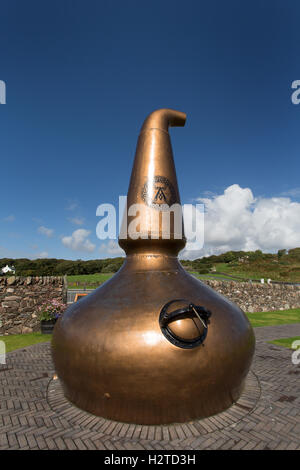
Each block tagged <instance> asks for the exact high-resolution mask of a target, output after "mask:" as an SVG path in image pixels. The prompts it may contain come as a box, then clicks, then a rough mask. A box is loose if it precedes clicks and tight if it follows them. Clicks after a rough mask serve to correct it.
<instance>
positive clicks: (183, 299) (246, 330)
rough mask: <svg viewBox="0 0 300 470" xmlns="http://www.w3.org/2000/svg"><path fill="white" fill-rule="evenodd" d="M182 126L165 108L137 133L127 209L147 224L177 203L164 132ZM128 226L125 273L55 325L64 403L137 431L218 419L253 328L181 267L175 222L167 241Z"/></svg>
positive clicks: (242, 366) (238, 385)
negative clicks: (131, 232)
mask: <svg viewBox="0 0 300 470" xmlns="http://www.w3.org/2000/svg"><path fill="white" fill-rule="evenodd" d="M185 119H186V115H185V114H184V113H181V112H178V111H174V110H171V109H161V110H157V111H154V112H153V113H152V114H150V116H149V117H148V118H147V119H146V120H145V122H144V124H143V127H142V129H141V133H140V136H139V139H138V144H137V150H136V155H135V160H134V165H133V170H132V175H131V180H130V185H129V190H128V207H130V206H131V205H132V204H135V203H140V204H142V205H143V207H145V208H147V210H148V213H147V214H148V215H147V217H149V213H150V215H151V211H155V212H156V213H157V212H161V214H160V217H161V216H162V212H163V210H161V206H162V204H167V205H172V204H180V197H179V191H178V185H177V178H176V172H175V166H174V161H173V154H172V148H171V142H170V137H169V133H168V128H169V126H183V125H184V124H185ZM133 219H134V217H133V216H132V215H131V216H128V218H127V220H126V218H124V223H123V227H122V231H121V236H122V237H123V238H120V239H119V244H120V246H121V247H122V248H124V250H125V251H126V255H127V257H126V261H125V263H124V265H123V267H122V268H121V269H120V270H119V272H118V273H117V274H115V276H113V277H112V278H111V279H110V280H109V281H107V282H105V284H103V285H102V286H101V287H99V288H98V289H96V290H95V291H94V292H92V293H91V294H90V295H88V296H87V297H85V298H83V299H82V300H80V302H77V303H74V304H72V305H71V306H70V307H69V308H68V309H67V311H66V313H65V314H64V316H63V318H62V319H61V320H59V321H58V323H57V324H56V327H55V330H54V334H53V339H52V352H53V359H54V363H55V368H56V371H57V374H58V377H59V378H60V380H61V382H62V384H63V388H64V393H65V396H66V397H67V398H68V399H69V400H70V401H71V402H73V403H74V404H75V405H77V406H78V407H79V408H82V409H84V410H87V411H89V412H91V413H93V414H95V415H99V416H103V417H105V418H110V419H114V420H118V421H124V422H132V423H140V424H166V423H171V422H185V421H190V420H192V419H195V418H204V417H207V416H210V415H213V414H215V413H218V412H220V411H222V410H224V409H226V408H228V407H229V406H230V405H231V404H232V403H233V402H235V401H236V400H237V399H238V398H239V396H240V394H241V392H242V390H243V386H244V382H245V378H246V376H247V373H248V371H249V368H250V364H251V360H252V356H253V352H254V343H255V341H254V335H253V331H252V328H251V326H250V324H249V322H248V320H247V318H246V316H245V315H244V313H243V312H242V311H241V309H240V308H239V307H237V306H236V305H235V304H233V303H232V302H230V301H229V300H228V299H226V298H225V297H223V296H222V295H220V294H218V293H217V292H215V291H214V290H213V289H211V288H209V287H208V286H206V285H205V284H203V283H202V282H200V281H199V280H197V279H195V278H194V277H193V276H191V275H190V274H188V273H187V272H186V271H185V270H184V269H183V268H182V266H181V264H180V263H179V261H178V259H177V255H178V253H179V251H180V250H181V249H182V248H183V247H184V246H185V238H184V233H183V231H182V233H181V234H180V233H176V231H178V227H177V228H175V225H174V223H173V225H172V223H171V234H170V237H169V239H166V238H165V237H164V235H165V234H164V227H163V225H162V223H161V219H159V223H158V225H157V226H156V229H155V230H154V232H155V233H154V235H155V236H156V238H155V239H153V238H152V239H150V238H148V239H147V238H146V235H147V234H149V232H150V231H152V232H153V230H152V229H153V227H152V226H151V223H150V221H151V217H150V218H149V224H148V222H147V223H144V224H143V228H142V233H141V236H140V238H138V239H135V240H132V239H130V238H128V237H127V238H125V237H126V234H127V233H128V227H129V226H130V223H131V221H132V220H133ZM147 221H148V219H147ZM144 222H145V221H144ZM179 232H180V230H179Z"/></svg>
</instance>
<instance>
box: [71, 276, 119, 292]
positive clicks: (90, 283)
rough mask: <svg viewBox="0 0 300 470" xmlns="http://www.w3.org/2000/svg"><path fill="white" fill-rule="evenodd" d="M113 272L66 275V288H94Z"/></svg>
mask: <svg viewBox="0 0 300 470" xmlns="http://www.w3.org/2000/svg"><path fill="white" fill-rule="evenodd" d="M113 275H114V273H97V274H79V275H76V276H68V288H69V289H80V288H84V287H85V288H86V289H95V288H96V287H97V285H98V286H100V285H101V284H103V282H105V281H107V280H108V279H110V278H111V277H112V276H113Z"/></svg>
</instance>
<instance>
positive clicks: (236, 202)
mask: <svg viewBox="0 0 300 470" xmlns="http://www.w3.org/2000/svg"><path fill="white" fill-rule="evenodd" d="M198 201H199V202H203V203H204V204H205V215H204V234H205V236H204V247H203V249H200V248H199V250H195V251H193V250H191V251H188V250H187V249H185V250H184V251H183V252H182V253H181V256H180V257H181V258H197V257H202V256H207V255H211V254H219V253H224V252H225V251H229V250H243V251H248V250H249V251H250V250H251V251H252V250H258V249H259V250H262V251H265V252H275V251H277V250H278V249H281V248H287V249H289V248H295V247H297V246H300V203H298V202H293V201H292V200H291V199H290V198H288V197H272V198H255V197H254V196H253V193H252V191H251V189H249V188H241V187H240V186H239V185H238V184H233V185H232V186H229V187H228V188H227V189H225V191H224V194H221V195H218V196H213V197H210V198H199V199H198Z"/></svg>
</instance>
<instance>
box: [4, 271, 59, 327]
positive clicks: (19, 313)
mask: <svg viewBox="0 0 300 470" xmlns="http://www.w3.org/2000/svg"><path fill="white" fill-rule="evenodd" d="M48 299H58V300H61V301H63V302H65V301H66V282H65V280H64V278H63V277H16V276H11V277H8V278H6V277H2V278H0V334H1V335H4V334H5V335H6V334H19V333H31V332H32V331H40V321H39V319H38V307H39V306H40V305H41V304H42V303H43V302H45V301H46V300H48Z"/></svg>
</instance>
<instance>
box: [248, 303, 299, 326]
mask: <svg viewBox="0 0 300 470" xmlns="http://www.w3.org/2000/svg"><path fill="white" fill-rule="evenodd" d="M247 316H248V318H249V320H250V323H251V325H252V326H253V327H257V326H274V325H287V324H289V323H300V308H294V309H290V310H274V311H272V312H255V313H247Z"/></svg>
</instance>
